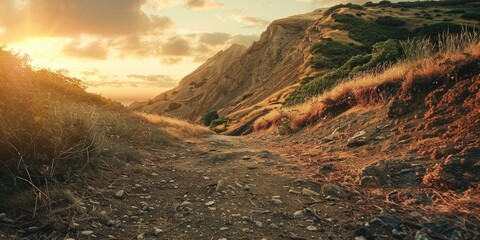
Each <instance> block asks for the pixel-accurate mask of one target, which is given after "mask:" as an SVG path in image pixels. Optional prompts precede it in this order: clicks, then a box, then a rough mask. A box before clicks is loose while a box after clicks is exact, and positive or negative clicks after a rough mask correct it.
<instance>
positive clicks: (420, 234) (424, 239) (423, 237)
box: [415, 230, 433, 240]
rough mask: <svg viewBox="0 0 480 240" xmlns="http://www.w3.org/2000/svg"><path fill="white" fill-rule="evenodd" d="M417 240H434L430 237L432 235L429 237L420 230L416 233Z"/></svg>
mask: <svg viewBox="0 0 480 240" xmlns="http://www.w3.org/2000/svg"><path fill="white" fill-rule="evenodd" d="M415 240H433V239H432V238H431V237H430V235H428V234H427V233H425V232H424V231H422V230H418V231H417V232H416V233H415Z"/></svg>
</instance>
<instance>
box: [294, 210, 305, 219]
mask: <svg viewBox="0 0 480 240" xmlns="http://www.w3.org/2000/svg"><path fill="white" fill-rule="evenodd" d="M303 217H305V215H304V214H303V210H298V211H296V212H294V213H293V218H297V219H299V218H303Z"/></svg>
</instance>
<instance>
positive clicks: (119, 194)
mask: <svg viewBox="0 0 480 240" xmlns="http://www.w3.org/2000/svg"><path fill="white" fill-rule="evenodd" d="M124 196H125V191H123V190H118V191H117V192H116V193H115V197H116V198H123V197H124Z"/></svg>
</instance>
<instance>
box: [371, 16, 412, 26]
mask: <svg viewBox="0 0 480 240" xmlns="http://www.w3.org/2000/svg"><path fill="white" fill-rule="evenodd" d="M375 22H376V23H377V24H380V25H385V26H391V27H400V26H403V25H405V23H406V22H405V21H404V20H402V19H399V18H396V17H391V16H381V17H378V18H377V19H376V20H375Z"/></svg>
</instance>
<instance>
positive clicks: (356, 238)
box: [354, 236, 367, 240]
mask: <svg viewBox="0 0 480 240" xmlns="http://www.w3.org/2000/svg"><path fill="white" fill-rule="evenodd" d="M354 240H367V238H366V237H364V236H355V238H354Z"/></svg>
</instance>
